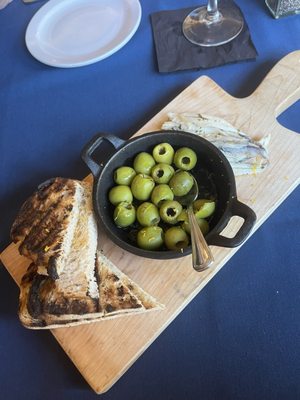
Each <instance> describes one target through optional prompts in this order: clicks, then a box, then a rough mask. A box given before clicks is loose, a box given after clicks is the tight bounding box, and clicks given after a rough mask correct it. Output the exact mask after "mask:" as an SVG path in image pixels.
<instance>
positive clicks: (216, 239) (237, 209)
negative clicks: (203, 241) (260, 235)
mask: <svg viewBox="0 0 300 400" xmlns="http://www.w3.org/2000/svg"><path fill="white" fill-rule="evenodd" d="M234 215H236V216H238V217H242V218H243V219H244V222H243V225H242V226H241V227H240V229H239V230H238V231H237V233H236V234H235V236H234V237H233V238H228V237H225V236H222V235H220V234H219V233H216V234H215V235H213V236H212V237H210V238H209V244H210V245H215V246H221V247H237V246H239V245H240V244H241V243H242V242H243V241H244V240H245V239H246V238H247V237H248V235H249V233H250V232H251V230H252V228H253V226H254V224H255V221H256V214H255V212H254V211H253V210H252V209H251V208H250V207H248V206H247V205H246V204H244V203H241V202H240V201H238V200H237V199H235V200H233V203H232V206H231V216H234Z"/></svg>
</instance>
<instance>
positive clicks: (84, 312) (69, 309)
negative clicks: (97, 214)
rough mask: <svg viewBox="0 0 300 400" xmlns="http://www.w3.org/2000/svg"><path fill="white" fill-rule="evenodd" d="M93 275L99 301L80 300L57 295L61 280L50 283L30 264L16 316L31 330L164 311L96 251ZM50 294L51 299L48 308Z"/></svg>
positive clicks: (47, 278)
mask: <svg viewBox="0 0 300 400" xmlns="http://www.w3.org/2000/svg"><path fill="white" fill-rule="evenodd" d="M95 274H96V276H97V284H98V288H99V294H100V296H99V298H98V299H95V298H92V297H91V296H90V295H88V294H86V296H85V298H83V297H82V296H80V295H76V292H73V293H70V292H69V293H65V295H64V296H62V293H61V292H60V293H59V295H57V288H56V285H57V284H58V282H59V280H60V279H61V278H60V279H58V280H57V281H55V282H53V281H52V280H51V279H50V278H49V277H45V276H41V275H39V274H37V269H36V268H35V267H34V265H31V266H30V267H29V269H28V272H27V274H25V275H24V277H23V280H22V283H21V292H20V308H19V316H20V320H21V322H22V324H23V325H24V326H25V327H26V328H30V329H54V328H59V327H66V326H75V325H79V324H86V323H91V322H97V321H101V320H107V319H111V318H115V317H118V316H122V315H127V314H137V313H142V312H146V311H150V310H158V309H163V308H164V307H163V305H162V304H160V303H158V302H157V301H156V300H155V299H154V298H153V297H152V296H150V295H149V294H148V293H146V292H145V291H144V290H143V289H141V288H140V287H139V286H138V285H137V284H136V283H134V282H133V281H132V280H131V279H130V278H128V277H127V276H126V275H125V274H124V273H122V272H121V271H120V270H119V269H118V268H117V267H116V266H115V265H114V264H113V263H112V262H111V261H110V260H108V259H107V258H106V257H105V256H104V255H103V254H101V253H100V252H97V258H96V262H95ZM49 295H50V296H51V298H52V299H53V300H54V302H52V306H51V307H49V304H50V303H51V302H50V303H49ZM55 300H57V302H56V303H55ZM54 305H56V306H54Z"/></svg>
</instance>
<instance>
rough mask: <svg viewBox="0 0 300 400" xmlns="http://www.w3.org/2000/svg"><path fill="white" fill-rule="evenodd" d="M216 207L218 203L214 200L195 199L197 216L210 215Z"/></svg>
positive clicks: (194, 204) (205, 216)
mask: <svg viewBox="0 0 300 400" xmlns="http://www.w3.org/2000/svg"><path fill="white" fill-rule="evenodd" d="M215 208H216V203H215V202H214V201H213V200H205V199H199V200H196V201H194V203H193V209H194V214H195V215H196V217H197V218H207V217H210V216H211V215H212V214H213V213H214V211H215Z"/></svg>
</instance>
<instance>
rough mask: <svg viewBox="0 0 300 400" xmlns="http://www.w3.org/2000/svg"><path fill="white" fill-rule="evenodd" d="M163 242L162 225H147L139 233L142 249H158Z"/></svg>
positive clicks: (138, 239) (138, 241) (138, 238)
mask: <svg viewBox="0 0 300 400" xmlns="http://www.w3.org/2000/svg"><path fill="white" fill-rule="evenodd" d="M163 243H164V239H163V230H162V228H161V227H160V226H147V227H145V228H143V229H141V230H140V231H139V232H138V234H137V244H138V246H139V247H141V248H142V249H145V250H157V249H159V248H160V247H161V246H162V245H163Z"/></svg>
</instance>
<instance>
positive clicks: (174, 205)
mask: <svg viewBox="0 0 300 400" xmlns="http://www.w3.org/2000/svg"><path fill="white" fill-rule="evenodd" d="M181 211H182V205H181V204H180V203H178V201H175V200H173V201H170V200H167V201H164V202H163V203H162V205H161V207H160V209H159V215H160V217H161V219H162V220H163V221H165V222H167V223H168V224H171V225H174V224H176V223H177V217H178V215H179V214H180V213H181Z"/></svg>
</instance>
